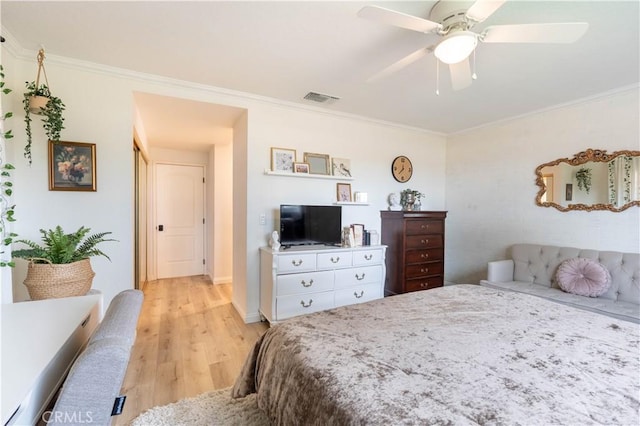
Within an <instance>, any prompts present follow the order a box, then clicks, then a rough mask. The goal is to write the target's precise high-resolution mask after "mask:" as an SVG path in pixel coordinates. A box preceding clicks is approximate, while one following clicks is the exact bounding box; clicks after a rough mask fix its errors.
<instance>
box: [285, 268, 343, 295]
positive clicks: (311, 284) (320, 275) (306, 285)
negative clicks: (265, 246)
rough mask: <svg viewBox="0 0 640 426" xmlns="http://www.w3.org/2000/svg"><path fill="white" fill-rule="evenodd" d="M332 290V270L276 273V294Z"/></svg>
mask: <svg viewBox="0 0 640 426" xmlns="http://www.w3.org/2000/svg"><path fill="white" fill-rule="evenodd" d="M327 290H333V271H322V272H305V273H302V274H288V275H278V277H277V278H276V296H284V295H287V294H304V293H314V292H319V291H327Z"/></svg>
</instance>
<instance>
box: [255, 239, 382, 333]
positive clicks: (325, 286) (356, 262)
mask: <svg viewBox="0 0 640 426" xmlns="http://www.w3.org/2000/svg"><path fill="white" fill-rule="evenodd" d="M385 249H386V246H364V247H357V248H320V249H317V248H314V249H308V248H299V249H296V248H295V247H294V248H290V249H287V250H272V249H271V248H270V247H263V248H261V249H260V313H261V314H262V316H264V317H265V318H266V319H267V321H269V322H270V323H274V322H278V321H282V320H284V319H287V318H290V317H294V316H297V315H304V314H309V313H312V312H318V311H324V310H325V309H331V308H335V307H338V306H344V305H351V304H354V303H362V302H367V301H369V300H374V299H380V298H382V297H383V294H384V279H385V262H384V257H385Z"/></svg>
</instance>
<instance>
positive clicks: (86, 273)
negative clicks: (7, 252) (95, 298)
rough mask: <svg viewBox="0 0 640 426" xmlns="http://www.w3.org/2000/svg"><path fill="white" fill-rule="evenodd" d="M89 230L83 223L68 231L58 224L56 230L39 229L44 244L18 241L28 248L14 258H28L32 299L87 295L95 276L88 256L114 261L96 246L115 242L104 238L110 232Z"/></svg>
mask: <svg viewBox="0 0 640 426" xmlns="http://www.w3.org/2000/svg"><path fill="white" fill-rule="evenodd" d="M90 231H91V229H90V228H85V227H84V226H81V227H80V229H78V230H77V231H76V232H73V233H70V234H67V233H65V232H64V231H63V230H62V228H61V227H60V226H56V228H55V229H49V230H44V229H41V230H40V233H41V234H42V245H40V244H38V243H36V242H34V241H31V240H16V241H15V242H16V243H22V244H26V245H27V246H28V247H29V248H25V249H20V250H15V251H14V252H13V253H12V254H13V257H14V258H18V259H26V260H28V261H29V265H28V269H27V278H26V279H25V280H24V285H25V286H26V287H27V290H29V295H30V296H31V299H32V300H40V299H49V298H58V297H69V296H82V295H85V294H87V292H88V291H89V290H90V289H91V283H92V281H93V277H94V275H95V273H94V272H93V270H92V269H91V262H90V260H89V258H90V257H93V256H104V257H106V258H107V259H109V260H111V259H110V258H109V256H107V255H106V254H105V253H104V252H103V251H102V250H100V249H99V248H97V246H98V244H100V243H103V242H106V241H116V240H113V239H108V238H105V236H107V235H109V234H111V232H101V233H98V234H93V235H87V234H89V232H90Z"/></svg>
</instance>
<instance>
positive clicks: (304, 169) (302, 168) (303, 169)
mask: <svg viewBox="0 0 640 426" xmlns="http://www.w3.org/2000/svg"><path fill="white" fill-rule="evenodd" d="M293 171H294V172H295V173H306V174H309V163H293Z"/></svg>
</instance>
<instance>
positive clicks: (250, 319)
mask: <svg viewBox="0 0 640 426" xmlns="http://www.w3.org/2000/svg"><path fill="white" fill-rule="evenodd" d="M231 305H232V306H233V307H234V309H235V310H236V311H237V312H238V315H240V318H242V320H243V321H244V323H245V324H251V323H254V322H260V321H262V317H261V316H260V312H257V311H256V312H252V313H250V314H247V313H246V312H245V311H244V310H242V309H240V308H239V307H238V305H236V304H235V302H234V301H233V300H232V301H231Z"/></svg>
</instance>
